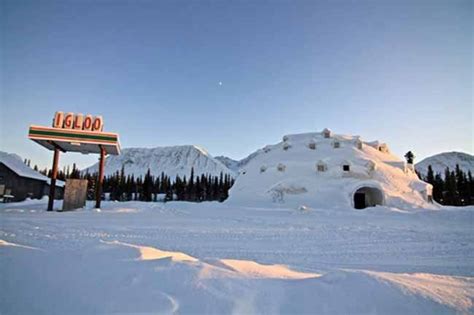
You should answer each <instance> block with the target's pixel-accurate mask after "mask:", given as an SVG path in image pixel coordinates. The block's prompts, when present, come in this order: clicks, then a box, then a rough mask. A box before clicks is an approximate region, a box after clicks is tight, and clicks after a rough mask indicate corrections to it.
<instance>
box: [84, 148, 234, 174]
mask: <svg viewBox="0 0 474 315" xmlns="http://www.w3.org/2000/svg"><path fill="white" fill-rule="evenodd" d="M122 167H124V170H125V174H127V175H128V174H133V175H135V176H144V175H145V174H146V172H147V171H148V169H150V172H151V174H152V175H155V176H157V175H160V174H161V173H162V172H164V173H165V174H166V175H168V176H169V177H171V179H174V178H175V177H176V175H179V176H180V177H183V176H186V177H188V178H189V176H190V174H191V169H192V168H194V174H195V175H201V174H210V175H213V176H218V175H220V173H221V172H222V173H224V174H230V175H231V176H235V172H234V171H232V170H231V169H230V168H228V167H227V166H226V165H224V164H223V163H221V162H220V161H219V160H218V159H215V158H213V157H212V156H211V155H210V154H209V153H208V152H207V151H206V150H204V149H202V148H200V147H198V146H195V145H182V146H170V147H156V148H126V149H123V150H122V152H121V154H120V155H111V156H109V157H107V159H106V161H105V175H106V176H107V175H112V174H114V173H116V172H117V171H118V172H120V170H121V169H122ZM97 170H98V163H96V164H94V165H92V166H90V167H88V168H86V169H84V170H83V171H84V172H89V173H95V172H97Z"/></svg>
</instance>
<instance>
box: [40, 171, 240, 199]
mask: <svg viewBox="0 0 474 315" xmlns="http://www.w3.org/2000/svg"><path fill="white" fill-rule="evenodd" d="M40 172H41V173H42V174H44V175H46V176H48V177H51V170H48V169H44V170H42V171H40ZM68 178H76V179H86V180H87V189H88V196H87V197H88V199H90V200H93V199H95V188H96V180H97V173H81V171H80V170H79V169H78V168H77V167H76V165H75V164H73V166H72V169H70V168H69V166H68V167H65V168H64V169H63V170H60V171H58V174H57V179H59V180H63V181H65V180H66V179H68ZM233 184H234V179H233V178H232V177H231V176H230V175H229V174H224V173H223V172H221V173H220V174H219V176H213V175H211V174H201V175H195V174H194V167H193V168H191V174H190V175H189V177H187V176H186V175H185V176H183V177H181V176H179V175H177V176H176V177H175V178H173V179H171V178H170V177H169V176H168V175H166V174H165V173H164V172H162V173H161V174H160V175H159V176H154V175H152V174H151V172H150V169H148V171H147V172H146V174H145V176H137V177H136V176H135V175H133V174H128V175H127V174H125V168H124V167H122V169H121V170H120V171H117V172H115V173H114V174H113V175H109V176H105V177H104V182H103V185H102V191H103V193H104V194H107V195H108V199H110V200H116V201H131V200H139V201H172V200H179V201H193V202H201V201H220V202H222V201H224V200H226V199H227V197H228V196H229V189H230V188H231V187H232V185H233Z"/></svg>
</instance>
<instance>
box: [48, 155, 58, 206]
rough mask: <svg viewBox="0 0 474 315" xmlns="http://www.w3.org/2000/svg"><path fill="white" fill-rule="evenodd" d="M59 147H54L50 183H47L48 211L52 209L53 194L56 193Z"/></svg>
mask: <svg viewBox="0 0 474 315" xmlns="http://www.w3.org/2000/svg"><path fill="white" fill-rule="evenodd" d="M58 164H59V148H54V156H53V169H52V170H51V183H50V185H49V200H48V211H53V203H54V196H55V194H56V178H57V177H58Z"/></svg>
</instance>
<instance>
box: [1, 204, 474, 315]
mask: <svg viewBox="0 0 474 315" xmlns="http://www.w3.org/2000/svg"><path fill="white" fill-rule="evenodd" d="M56 206H57V207H59V206H60V203H57V204H56ZM91 206H92V205H91ZM45 208H46V201H27V202H23V203H16V204H2V205H0V254H1V255H0V292H1V294H0V313H1V314H19V313H20V314H38V313H46V314H70V313H75V314H91V313H154V314H155V313H179V314H184V313H214V314H228V313H237V314H252V313H290V314H300V313H317V314H347V313H356V314H361V313H362V314H410V313H417V314H420V313H422V314H434V313H443V314H445V313H467V314H469V313H473V312H474V306H473V303H474V250H473V249H474V232H473V230H474V229H473V227H474V207H469V208H458V209H455V208H449V209H448V208H446V209H443V210H439V211H433V210H430V211H428V210H418V211H410V212H403V211H399V210H395V209H388V208H385V207H377V208H373V209H369V210H364V211H356V210H352V209H346V210H321V209H319V210H318V209H314V210H309V211H299V210H294V209H250V208H239V207H230V206H226V205H224V204H219V203H202V204H190V203H167V204H162V203H140V202H127V203H113V202H105V203H104V204H103V208H102V211H101V212H96V211H93V210H92V209H90V208H88V209H84V210H80V211H75V212H67V213H57V212H46V211H44V209H45Z"/></svg>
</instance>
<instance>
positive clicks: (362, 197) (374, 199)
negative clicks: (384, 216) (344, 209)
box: [354, 187, 384, 209]
mask: <svg viewBox="0 0 474 315" xmlns="http://www.w3.org/2000/svg"><path fill="white" fill-rule="evenodd" d="M383 199H384V198H383V193H382V191H381V190H380V189H378V188H375V187H361V188H359V189H357V190H356V191H355V192H354V208H356V209H364V208H367V207H375V206H376V205H383Z"/></svg>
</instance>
